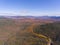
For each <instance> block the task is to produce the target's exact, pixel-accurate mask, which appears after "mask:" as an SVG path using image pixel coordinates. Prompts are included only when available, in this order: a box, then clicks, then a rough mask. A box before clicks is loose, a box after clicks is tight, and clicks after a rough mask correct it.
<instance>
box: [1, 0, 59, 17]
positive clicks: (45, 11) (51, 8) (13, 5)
mask: <svg viewBox="0 0 60 45" xmlns="http://www.w3.org/2000/svg"><path fill="white" fill-rule="evenodd" d="M0 15H3V16H18V15H19V16H47V15H48V16H60V0H0Z"/></svg>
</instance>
